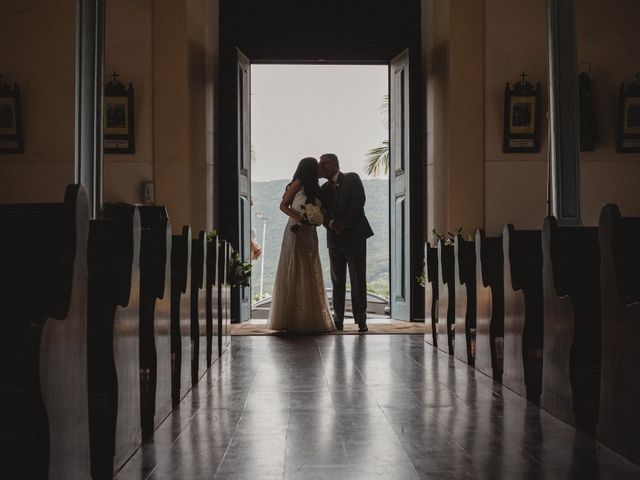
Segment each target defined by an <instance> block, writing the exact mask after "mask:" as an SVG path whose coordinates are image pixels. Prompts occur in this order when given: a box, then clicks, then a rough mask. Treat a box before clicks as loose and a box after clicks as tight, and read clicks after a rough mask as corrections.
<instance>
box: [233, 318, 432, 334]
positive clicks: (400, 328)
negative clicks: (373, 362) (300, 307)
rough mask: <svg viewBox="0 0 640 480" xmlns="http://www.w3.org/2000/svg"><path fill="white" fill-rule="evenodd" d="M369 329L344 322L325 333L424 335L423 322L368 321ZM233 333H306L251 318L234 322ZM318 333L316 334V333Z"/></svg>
mask: <svg viewBox="0 0 640 480" xmlns="http://www.w3.org/2000/svg"><path fill="white" fill-rule="evenodd" d="M367 327H369V331H368V332H367V333H365V334H360V333H359V332H358V325H356V324H355V323H347V322H345V324H344V330H342V331H337V330H336V331H334V332H328V333H325V334H323V335H389V334H411V335H424V323H422V322H401V321H398V320H387V321H386V322H384V323H383V322H369V323H367ZM231 335H306V334H300V333H287V332H279V331H276V330H269V329H268V328H267V322H266V321H264V322H256V321H255V320H251V321H248V322H244V323H232V324H231ZM314 335H316V334H314Z"/></svg>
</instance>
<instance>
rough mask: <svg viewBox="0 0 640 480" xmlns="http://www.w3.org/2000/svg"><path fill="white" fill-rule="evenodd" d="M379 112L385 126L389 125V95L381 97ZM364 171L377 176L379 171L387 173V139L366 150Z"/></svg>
mask: <svg viewBox="0 0 640 480" xmlns="http://www.w3.org/2000/svg"><path fill="white" fill-rule="evenodd" d="M380 114H381V115H382V118H383V119H384V120H383V123H384V126H385V127H388V125H389V95H385V96H384V97H382V101H381V102H380ZM365 171H366V172H367V175H373V176H374V177H377V176H378V175H380V173H384V174H385V175H386V174H388V173H389V140H383V142H382V145H380V146H379V147H375V148H372V149H371V150H369V151H368V152H367V158H366V166H365Z"/></svg>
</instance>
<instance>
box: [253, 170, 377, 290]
mask: <svg viewBox="0 0 640 480" xmlns="http://www.w3.org/2000/svg"><path fill="white" fill-rule="evenodd" d="M288 182H289V180H274V181H270V182H254V183H252V184H251V189H252V191H251V195H252V196H253V208H252V220H253V227H254V228H255V229H256V233H257V235H258V243H260V244H263V243H264V245H263V249H264V250H263V255H264V280H263V281H264V285H263V291H264V293H265V294H266V293H268V294H271V291H272V289H273V282H274V278H275V274H276V269H277V265H278V259H279V258H280V246H281V243H282V233H283V231H284V228H285V225H286V223H287V218H288V217H287V216H286V215H285V214H283V213H282V212H281V211H280V209H279V205H280V199H281V198H282V194H283V193H284V189H285V186H286V185H287V183H288ZM363 183H364V188H365V192H366V194H367V203H366V204H365V212H366V214H367V218H368V219H369V223H371V228H372V229H373V231H374V233H375V235H374V236H373V237H371V238H370V239H369V240H368V241H367V283H368V289H369V291H372V292H377V293H380V294H382V295H384V296H385V297H387V298H388V297H389V221H388V215H389V200H388V192H389V182H388V181H387V180H364V181H363ZM256 212H263V213H264V214H265V215H266V216H267V218H268V221H267V226H266V230H265V236H264V242H263V223H264V222H263V221H262V220H258V219H256V218H255V214H256ZM318 239H319V241H320V261H321V262H322V269H323V272H324V281H325V285H326V286H328V287H330V286H331V275H330V273H329V258H328V254H327V247H326V234H325V231H324V228H323V227H320V228H319V229H318ZM260 267H261V259H258V261H257V262H255V265H254V267H253V275H252V276H253V282H252V283H253V292H252V297H254V298H255V296H256V295H257V294H258V292H259V291H260Z"/></svg>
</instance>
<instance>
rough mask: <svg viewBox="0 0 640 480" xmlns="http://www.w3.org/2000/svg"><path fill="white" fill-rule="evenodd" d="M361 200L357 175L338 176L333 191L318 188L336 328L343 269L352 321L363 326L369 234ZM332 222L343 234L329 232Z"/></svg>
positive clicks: (341, 307) (327, 187)
mask: <svg viewBox="0 0 640 480" xmlns="http://www.w3.org/2000/svg"><path fill="white" fill-rule="evenodd" d="M365 200H366V196H365V193H364V187H363V185H362V181H361V180H360V177H359V176H358V174H357V173H342V172H340V173H339V174H338V179H337V182H336V186H335V190H334V188H333V186H332V184H331V182H330V181H329V182H327V183H325V184H324V185H323V186H322V202H323V210H324V215H325V223H324V225H325V227H327V246H328V247H329V262H330V263H331V282H332V283H333V311H334V315H335V322H336V325H342V323H343V321H344V303H345V284H346V280H347V267H348V268H349V279H350V281H351V304H352V306H353V317H354V320H355V322H356V323H357V324H358V325H366V324H367V276H366V267H367V238H369V237H371V236H372V235H373V231H372V230H371V226H370V225H369V221H368V220H367V217H366V216H365V214H364V203H365ZM332 220H333V221H334V222H338V223H339V224H341V225H343V226H344V227H345V228H344V232H343V233H338V232H336V231H335V230H334V229H332V228H331V226H330V224H331V221H332Z"/></svg>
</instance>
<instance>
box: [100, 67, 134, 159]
mask: <svg viewBox="0 0 640 480" xmlns="http://www.w3.org/2000/svg"><path fill="white" fill-rule="evenodd" d="M133 112H134V110H133V86H132V85H131V84H129V87H128V88H127V87H125V86H124V85H123V84H122V83H120V82H118V74H117V73H115V72H114V73H113V80H112V81H111V82H109V83H107V84H106V85H105V88H104V153H116V154H118V153H122V154H131V153H135V131H134V126H135V124H134V117H133Z"/></svg>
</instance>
